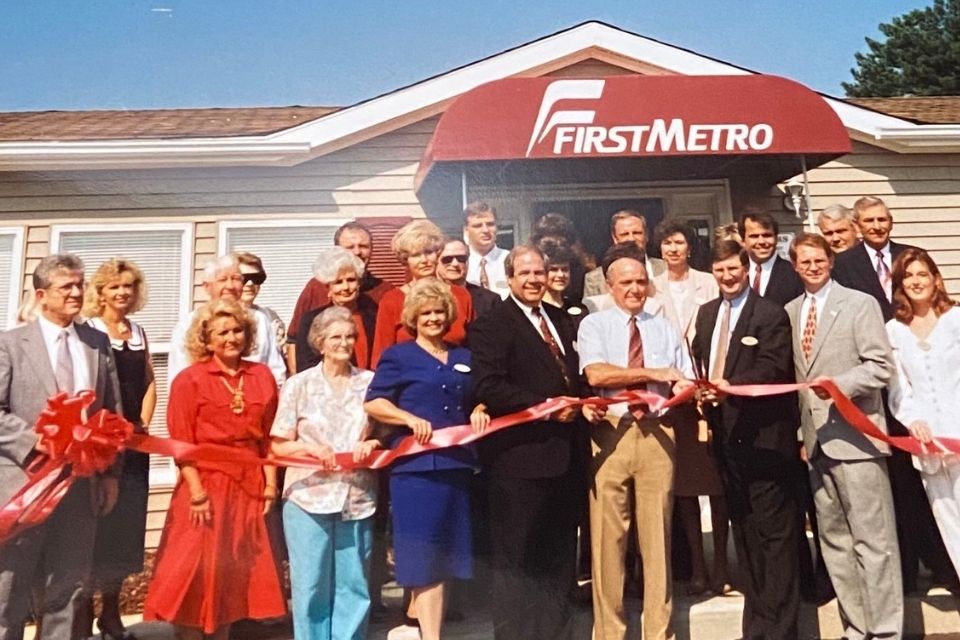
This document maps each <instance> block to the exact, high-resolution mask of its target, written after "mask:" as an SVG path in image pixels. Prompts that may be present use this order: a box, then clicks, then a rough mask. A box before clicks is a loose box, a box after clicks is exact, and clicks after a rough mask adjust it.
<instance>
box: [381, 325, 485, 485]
mask: <svg viewBox="0 0 960 640" xmlns="http://www.w3.org/2000/svg"><path fill="white" fill-rule="evenodd" d="M470 378H471V374H470V352H469V351H467V350H466V349H464V348H462V347H451V348H450V350H449V351H448V352H447V364H443V363H442V362H440V361H439V360H437V359H436V358H435V357H433V356H432V355H430V354H429V353H427V351H425V350H424V349H423V348H422V347H421V346H420V345H418V344H417V343H416V342H415V341H413V340H410V341H407V342H401V343H398V344H395V345H393V346H392V347H390V348H389V349H387V350H386V351H384V352H383V354H382V355H381V356H380V362H379V363H378V364H377V369H376V372H375V373H374V375H373V380H372V381H371V382H370V386H369V387H368V388H367V401H368V402H369V401H370V400H375V399H376V398H386V399H387V400H389V401H390V402H392V403H393V404H395V405H396V406H398V407H400V408H401V409H403V410H404V411H409V412H410V413H412V414H414V415H415V416H417V417H419V418H423V419H424V420H428V421H429V422H430V424H431V425H432V426H433V429H434V430H438V429H444V428H446V427H453V426H456V425H461V424H468V423H469V422H470V411H471V410H472V408H473V404H472V385H471V380H470ZM400 431H401V433H398V434H397V435H396V436H393V437H392V438H391V439H390V442H389V443H388V444H389V446H390V447H391V448H393V447H395V446H396V445H397V443H398V442H400V440H401V439H403V438H404V437H406V436H408V435H410V430H409V429H405V428H404V429H401V430H400ZM476 466H477V462H476V453H475V451H474V448H473V446H465V447H450V448H448V449H442V450H439V451H435V452H433V451H431V452H425V453H419V454H416V455H412V456H407V457H404V458H401V459H400V460H398V461H397V462H395V463H394V464H393V465H392V466H391V471H392V472H393V473H400V472H411V471H413V472H417V471H434V470H440V469H464V468H467V469H473V468H475V467H476Z"/></svg>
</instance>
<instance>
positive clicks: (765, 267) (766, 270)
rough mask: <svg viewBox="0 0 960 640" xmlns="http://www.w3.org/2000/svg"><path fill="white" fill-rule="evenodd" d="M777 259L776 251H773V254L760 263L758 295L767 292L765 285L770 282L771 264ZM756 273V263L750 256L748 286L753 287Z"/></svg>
mask: <svg viewBox="0 0 960 640" xmlns="http://www.w3.org/2000/svg"><path fill="white" fill-rule="evenodd" d="M776 261H777V252H776V251H774V252H773V255H772V256H770V258H769V259H768V260H767V261H766V262H762V263H760V295H761V296H762V295H764V294H766V293H767V285H769V284H770V276H771V275H772V274H773V265H774V264H775V263H776ZM756 273H757V263H756V262H754V261H753V258H750V278H749V280H748V284H749V285H750V287H751V288H752V287H753V278H754V276H755V275H756Z"/></svg>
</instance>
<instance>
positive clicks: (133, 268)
mask: <svg viewBox="0 0 960 640" xmlns="http://www.w3.org/2000/svg"><path fill="white" fill-rule="evenodd" d="M123 273H131V274H133V302H132V303H131V304H130V308H129V309H127V313H128V314H132V313H136V312H137V311H140V309H143V306H144V305H145V304H147V283H146V280H145V279H144V277H143V271H141V270H140V267H138V266H137V263H136V262H133V261H132V260H127V259H125V258H110V259H109V260H107V261H106V262H104V263H103V264H101V265H100V266H99V267H97V271H96V272H95V273H94V274H93V276H92V277H91V278H90V286H89V287H87V291H86V294H84V300H83V311H82V312H81V313H82V314H83V315H84V316H86V317H87V318H96V317H98V316H99V315H100V314H102V313H103V305H104V301H103V288H104V287H106V286H107V285H108V284H110V283H111V282H113V281H114V280H116V279H117V278H119V277H120V275H121V274H123Z"/></svg>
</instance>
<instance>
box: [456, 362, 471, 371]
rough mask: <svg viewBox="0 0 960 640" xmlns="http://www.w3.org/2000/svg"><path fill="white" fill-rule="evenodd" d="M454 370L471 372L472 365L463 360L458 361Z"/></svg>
mask: <svg viewBox="0 0 960 640" xmlns="http://www.w3.org/2000/svg"><path fill="white" fill-rule="evenodd" d="M453 370H454V371H459V372H460V373H470V367H469V366H467V365H465V364H463V363H462V362H458V363H457V364H455V365H453Z"/></svg>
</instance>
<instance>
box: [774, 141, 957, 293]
mask: <svg viewBox="0 0 960 640" xmlns="http://www.w3.org/2000/svg"><path fill="white" fill-rule="evenodd" d="M809 179H810V194H811V198H810V204H811V207H812V208H813V210H814V215H816V214H817V213H818V212H819V211H821V210H822V209H823V208H824V207H826V206H828V205H830V204H834V203H839V204H842V205H845V206H848V207H851V206H853V203H854V202H855V201H856V200H857V198H859V197H861V196H878V197H880V198H883V200H884V202H886V203H887V205H888V206H889V207H890V210H891V211H892V212H893V217H894V228H893V238H894V240H897V241H898V242H904V243H908V244H913V245H917V246H918V247H921V248H923V249H927V250H928V251H930V253H931V255H932V256H933V259H934V260H936V262H937V264H938V265H939V266H940V269H941V271H942V272H943V277H944V281H945V283H946V285H947V290H948V291H949V292H950V294H951V295H953V296H955V297H960V154H911V155H907V154H898V153H893V152H891V151H887V150H885V149H880V148H878V147H873V146H870V145H867V144H863V143H859V142H857V143H854V146H853V153H852V154H851V155H847V156H844V157H842V158H839V159H838V160H835V161H833V162H830V163H827V164H826V165H824V166H822V167H819V168H817V169H814V170H812V171H810V172H809ZM781 200H782V195H772V196H771V200H770V208H771V210H779V211H780V212H781V213H783V209H782V207H781V204H780V201H781ZM781 219H782V218H781ZM789 226H790V227H791V228H796V225H789Z"/></svg>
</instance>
